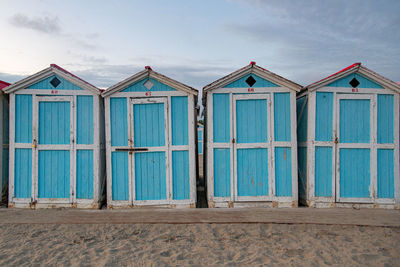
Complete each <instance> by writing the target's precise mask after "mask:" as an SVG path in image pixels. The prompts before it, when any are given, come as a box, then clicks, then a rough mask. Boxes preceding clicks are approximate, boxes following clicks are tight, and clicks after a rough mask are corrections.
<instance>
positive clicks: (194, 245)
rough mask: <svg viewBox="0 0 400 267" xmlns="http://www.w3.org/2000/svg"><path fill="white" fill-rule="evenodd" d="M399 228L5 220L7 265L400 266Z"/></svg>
mask: <svg viewBox="0 0 400 267" xmlns="http://www.w3.org/2000/svg"><path fill="white" fill-rule="evenodd" d="M399 249H400V228H397V227H370V226H340V225H305V224H293V225H287V224H190V225H184V224H180V225H173V224H117V225H110V224H45V225H39V224H34V225H28V224H0V266H25V265H73V266H125V265H130V266H188V265H193V266H217V265H228V266H243V265H248V266H259V265H282V264H284V265H285V266H288V265H289V266H323V265H332V266H400V253H399Z"/></svg>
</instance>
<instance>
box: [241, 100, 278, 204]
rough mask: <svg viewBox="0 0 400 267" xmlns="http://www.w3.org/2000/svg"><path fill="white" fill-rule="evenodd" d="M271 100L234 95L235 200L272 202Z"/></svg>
mask: <svg viewBox="0 0 400 267" xmlns="http://www.w3.org/2000/svg"><path fill="white" fill-rule="evenodd" d="M270 116H271V115H270V105H269V96H268V95H266V94H263V95H261V94H260V95H234V96H233V120H234V124H233V125H234V139H233V142H234V168H235V169H234V174H235V175H234V186H235V196H234V197H235V200H237V201H258V200H270V199H271V194H270V188H271V185H270V181H269V180H270V179H269V164H270V162H269V161H268V159H269V158H270V157H269V155H270V153H271V151H270V127H269V125H270Z"/></svg>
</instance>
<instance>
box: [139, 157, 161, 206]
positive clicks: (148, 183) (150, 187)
mask: <svg viewBox="0 0 400 267" xmlns="http://www.w3.org/2000/svg"><path fill="white" fill-rule="evenodd" d="M135 192H136V200H162V199H167V188H166V171H165V152H145V153H135Z"/></svg>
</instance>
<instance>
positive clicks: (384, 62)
mask: <svg viewBox="0 0 400 267" xmlns="http://www.w3.org/2000/svg"><path fill="white" fill-rule="evenodd" d="M238 1H239V2H242V3H245V5H247V6H249V7H251V8H252V10H253V11H254V12H255V14H257V15H254V18H253V19H252V20H248V21H240V22H238V21H233V22H232V21H231V22H226V23H225V24H224V25H223V26H222V27H223V29H224V30H226V31H228V32H230V33H232V34H234V35H236V36H237V38H238V39H239V40H246V42H248V41H251V42H252V43H256V44H257V45H258V46H259V47H261V48H262V49H263V50H264V51H268V52H269V51H272V52H270V53H267V52H266V53H265V57H264V58H263V55H261V58H262V59H265V61H267V62H271V60H272V61H273V60H275V61H273V62H272V64H273V65H274V67H277V69H278V71H282V72H278V74H281V73H282V75H283V76H285V73H288V74H290V73H294V74H293V75H289V76H286V77H288V78H289V79H290V78H292V79H295V80H297V82H299V83H300V84H307V83H310V82H313V81H315V80H316V79H319V78H322V77H323V76H324V75H328V74H331V73H332V72H334V71H335V70H338V69H340V68H343V67H345V66H347V65H350V64H352V63H354V62H359V61H361V62H362V63H364V64H366V65H367V66H368V67H370V68H371V69H375V70H376V71H377V72H379V71H383V72H382V73H383V75H385V76H388V77H392V79H400V73H399V72H398V71H396V69H398V62H399V61H400V49H398V43H399V42H400V31H399V30H398V25H400V16H398V10H399V9H400V1H386V2H385V5H382V4H380V3H377V2H375V1H356V0H355V1H340V0H338V1H316V0H310V1H288V0H281V1H268V0H263V1H262V0H238ZM396 76H397V77H396Z"/></svg>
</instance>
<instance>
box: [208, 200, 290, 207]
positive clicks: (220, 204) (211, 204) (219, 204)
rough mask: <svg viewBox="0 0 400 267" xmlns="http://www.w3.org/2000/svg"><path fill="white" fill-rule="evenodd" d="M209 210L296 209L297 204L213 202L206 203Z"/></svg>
mask: <svg viewBox="0 0 400 267" xmlns="http://www.w3.org/2000/svg"><path fill="white" fill-rule="evenodd" d="M208 207H209V208H297V207H298V202H297V201H292V202H277V201H270V202H264V201H260V202H257V201H251V202H232V201H224V202H213V201H208Z"/></svg>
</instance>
